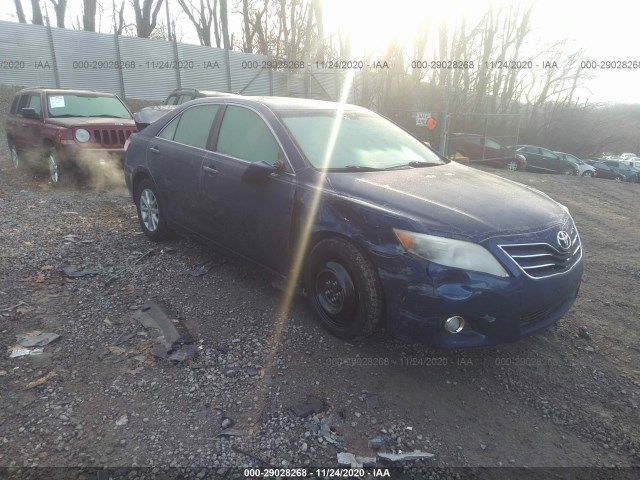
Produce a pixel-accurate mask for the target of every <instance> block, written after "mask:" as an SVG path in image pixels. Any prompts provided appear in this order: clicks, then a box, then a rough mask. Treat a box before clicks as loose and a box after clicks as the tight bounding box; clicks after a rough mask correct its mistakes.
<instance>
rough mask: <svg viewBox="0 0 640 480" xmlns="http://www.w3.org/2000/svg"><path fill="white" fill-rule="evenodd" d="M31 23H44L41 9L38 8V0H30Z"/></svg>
mask: <svg viewBox="0 0 640 480" xmlns="http://www.w3.org/2000/svg"><path fill="white" fill-rule="evenodd" d="M31 10H32V16H31V23H33V24H34V25H44V20H43V18H42V9H41V8H40V0H31Z"/></svg>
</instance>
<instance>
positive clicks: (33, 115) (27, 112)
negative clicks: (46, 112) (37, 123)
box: [20, 108, 40, 120]
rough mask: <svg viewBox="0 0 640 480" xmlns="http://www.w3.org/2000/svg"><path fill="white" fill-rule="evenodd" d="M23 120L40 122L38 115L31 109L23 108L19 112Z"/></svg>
mask: <svg viewBox="0 0 640 480" xmlns="http://www.w3.org/2000/svg"><path fill="white" fill-rule="evenodd" d="M20 113H21V114H22V116H23V117H24V118H32V119H34V120H40V114H39V113H36V111H35V109H33V108H23V109H22V111H21V112H20Z"/></svg>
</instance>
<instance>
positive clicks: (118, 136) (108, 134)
mask: <svg viewBox="0 0 640 480" xmlns="http://www.w3.org/2000/svg"><path fill="white" fill-rule="evenodd" d="M132 133H133V131H132V130H131V129H108V130H107V129H97V128H96V129H94V130H93V143H95V144H98V145H103V146H105V147H122V146H124V144H125V142H126V141H127V139H128V138H129V137H130V136H131V134H132Z"/></svg>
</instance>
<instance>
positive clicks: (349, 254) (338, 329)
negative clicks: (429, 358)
mask: <svg viewBox="0 0 640 480" xmlns="http://www.w3.org/2000/svg"><path fill="white" fill-rule="evenodd" d="M305 284H306V290H307V292H308V295H309V300H310V302H311V306H312V308H313V310H314V311H315V313H316V315H317V317H318V319H319V320H320V323H321V324H322V326H323V327H324V328H326V329H327V330H329V331H330V332H331V333H332V334H333V335H335V336H336V337H339V338H343V339H345V340H353V339H359V338H364V337H367V336H369V335H371V334H372V333H373V332H374V330H375V329H376V327H377V326H378V325H379V324H380V321H381V318H382V303H383V300H382V299H383V294H382V287H381V285H380V281H379V279H378V276H377V274H376V271H375V268H374V267H373V265H372V264H371V262H370V261H369V260H368V259H367V258H366V256H365V255H364V254H363V253H362V252H361V251H360V249H359V248H357V247H356V246H355V245H354V244H352V243H351V242H349V241H347V240H344V239H342V238H337V237H336V238H328V239H325V240H322V241H320V242H319V243H318V244H317V245H315V246H314V247H313V249H312V250H311V253H310V254H309V261H308V263H307V268H306V281H305Z"/></svg>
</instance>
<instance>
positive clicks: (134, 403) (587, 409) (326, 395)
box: [0, 151, 640, 478]
mask: <svg viewBox="0 0 640 480" xmlns="http://www.w3.org/2000/svg"><path fill="white" fill-rule="evenodd" d="M0 165H1V167H0V212H1V213H0V332H1V335H0V352H1V355H0V425H1V427H0V467H23V466H25V467H26V466H36V465H37V466H109V467H118V466H154V467H169V466H174V467H175V466H179V467H184V468H188V469H191V470H190V471H191V472H198V471H199V469H200V468H203V467H213V468H215V469H216V470H215V471H216V472H217V473H218V474H220V475H223V474H224V473H225V472H228V471H227V470H225V469H224V468H226V467H231V466H260V467H266V466H274V467H283V466H285V467H286V466H288V467H292V466H307V465H310V466H324V467H335V466H337V457H336V455H337V453H338V452H351V453H354V454H357V455H361V456H375V453H376V451H375V450H374V449H372V448H371V446H370V441H371V439H372V437H374V436H376V435H382V437H383V438H384V446H383V447H382V450H383V451H395V452H397V451H403V452H407V451H413V450H421V451H423V452H430V453H432V454H434V457H433V458H431V459H428V460H417V461H414V462H412V463H411V465H412V466H413V469H410V470H407V471H406V472H405V473H406V474H407V475H409V476H415V477H416V478H420V477H421V472H423V470H422V469H424V468H425V467H451V466H473V467H477V466H528V467H536V466H544V467H551V466H608V467H611V466H621V467H625V466H636V467H637V466H639V465H640V428H639V426H640V421H639V418H640V415H639V410H638V405H639V404H640V388H639V387H640V347H639V345H640V341H639V340H640V335H639V330H638V329H639V324H638V322H639V319H640V307H639V304H640V299H639V297H638V292H639V288H638V285H639V284H640V221H639V220H640V218H639V215H638V212H639V210H638V201H639V199H640V185H638V184H619V183H617V182H613V181H607V180H596V179H594V180H586V179H583V178H575V177H563V176H547V175H536V174H528V173H520V172H513V173H510V172H504V171H498V170H495V171H494V172H495V173H498V174H500V175H503V176H505V177H508V178H511V179H514V180H517V181H520V182H523V183H525V184H527V185H531V186H533V187H535V188H538V189H540V190H542V191H544V192H546V193H547V194H549V195H550V196H551V197H553V198H554V199H556V200H558V201H560V202H561V203H563V204H565V205H567V206H568V207H569V209H570V211H571V213H572V214H573V216H574V219H575V221H576V224H577V226H578V229H579V231H580V233H581V237H582V241H583V244H584V250H585V260H586V270H585V276H584V281H583V285H582V288H581V291H580V296H579V298H578V300H577V302H576V304H575V305H574V307H573V308H572V309H571V311H570V312H569V313H568V314H567V315H566V316H565V317H564V318H563V319H562V320H561V321H560V322H559V323H558V324H556V325H555V326H553V327H552V328H550V329H548V330H547V331H545V332H543V333H541V334H538V335H535V336H533V337H530V338H527V339H524V340H522V341H520V342H518V343H516V344H511V345H507V346H503V347H500V348H487V349H479V350H472V351H438V350H430V349H428V348H425V347H424V346H421V345H412V344H407V343H405V342H402V341H399V340H395V339H391V338H388V337H387V336H385V335H384V333H382V334H380V335H378V336H376V337H375V338H373V339H370V340H368V341H366V342H363V343H358V344H349V343H345V342H343V341H340V340H338V339H336V338H334V337H332V336H330V335H329V334H327V333H326V332H325V331H324V330H323V329H322V328H321V327H319V325H318V324H317V323H316V321H315V320H314V318H313V315H312V313H311V311H310V309H309V308H308V307H307V305H306V303H305V301H304V299H302V298H298V299H297V300H296V301H295V302H294V304H293V308H292V310H291V312H290V314H289V320H288V321H287V323H286V327H285V329H284V333H283V335H282V338H277V335H276V336H274V335H273V334H274V318H275V313H276V312H277V311H278V308H279V305H280V303H281V300H282V297H283V294H282V292H281V291H280V290H279V289H278V288H275V286H274V284H273V281H272V279H271V278H270V277H268V276H267V275H266V274H265V273H263V272H262V271H260V270H258V269H257V268H256V267H255V266H253V265H251V264H248V263H246V262H245V261H243V260H241V259H238V258H233V257H229V256H225V255H223V254H221V253H219V252H216V251H214V250H211V249H208V248H206V247H204V246H202V245H198V244H195V243H193V242H191V241H188V240H181V239H178V240H174V241H171V242H168V243H165V244H161V245H158V244H153V243H151V242H149V241H148V240H147V239H146V238H145V237H144V236H143V235H142V234H141V233H140V229H139V226H138V224H137V220H136V215H135V208H134V206H133V204H132V202H131V200H130V198H129V197H128V194H127V192H126V190H125V189H124V186H123V183H117V184H115V185H112V186H110V187H109V188H106V189H103V190H100V191H97V190H91V189H88V188H79V187H77V186H66V187H63V188H55V189H54V188H53V187H52V186H51V185H50V183H48V181H47V177H46V176H45V175H34V174H31V173H29V172H26V171H15V170H14V169H13V168H12V167H11V166H10V165H9V161H8V158H7V155H6V151H3V152H2V153H1V154H0ZM144 254H147V255H144ZM204 264H207V265H208V266H210V267H211V270H209V271H208V273H206V274H204V275H202V276H192V275H189V274H188V272H189V271H191V270H193V268H194V267H197V266H201V265H204ZM69 266H73V267H76V268H77V269H79V270H83V269H88V270H94V271H95V272H97V273H96V274H95V275H87V276H83V277H77V278H69V277H68V276H67V275H66V274H65V273H64V272H63V271H62V269H63V268H64V267H69ZM205 270H206V269H205ZM203 271H204V270H203ZM191 273H194V272H191ZM200 273H202V271H201V272H200ZM148 300H155V301H157V302H159V303H161V304H162V305H163V306H164V307H166V309H167V310H168V311H169V312H170V313H171V314H173V315H174V316H175V317H177V318H179V319H181V320H182V321H183V322H184V324H185V325H186V327H187V328H188V329H189V331H190V332H191V334H192V335H193V336H194V337H195V342H196V346H197V354H196V356H195V358H194V359H193V361H192V362H170V361H166V360H158V359H156V358H155V357H153V356H152V355H151V354H150V353H149V344H150V342H149V338H148V333H147V332H146V331H145V330H144V328H142V327H141V326H140V325H139V323H137V322H136V321H135V320H133V319H132V314H133V313H134V310H136V309H138V308H139V307H141V306H142V305H143V304H144V303H145V302H146V301H148ZM34 330H40V331H44V332H55V333H57V334H59V335H61V338H60V339H58V340H57V341H55V342H53V343H51V344H49V345H47V346H45V347H44V352H43V354H41V355H34V356H26V357H20V358H9V350H10V349H11V348H12V347H13V346H14V345H15V344H16V335H19V334H23V333H26V332H30V331H34ZM130 334H132V335H130ZM271 351H275V352H276V354H275V355H276V356H275V365H274V367H273V368H272V369H266V368H265V367H266V359H267V356H268V355H269V352H271ZM51 372H54V373H51ZM43 377H45V378H44V380H41V382H42V384H41V385H39V386H32V385H29V383H30V382H33V381H34V380H38V379H43ZM28 387H33V388H28ZM308 397H311V398H313V399H316V403H318V402H319V405H316V406H317V407H318V410H321V411H320V412H318V413H315V414H311V415H308V416H306V417H303V416H300V415H299V414H296V413H294V411H292V408H291V407H293V406H296V405H298V404H300V403H301V402H305V401H306V400H308ZM223 427H224V428H223ZM223 431H224V432H226V433H229V432H231V433H235V434H236V435H234V436H220V433H221V432H223ZM381 464H382V463H381V462H380V460H379V461H378V465H381ZM435 472H436V473H434V472H432V473H433V474H434V475H435V477H434V478H438V477H439V476H440V477H449V476H455V475H457V474H458V473H452V472H451V471H449V470H436V471H435ZM437 472H440V473H437ZM623 472H628V473H629V475H632V473H630V472H631V471H628V470H623ZM636 472H637V471H636ZM618 473H619V472H618ZM629 478H633V476H630V477H629Z"/></svg>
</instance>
